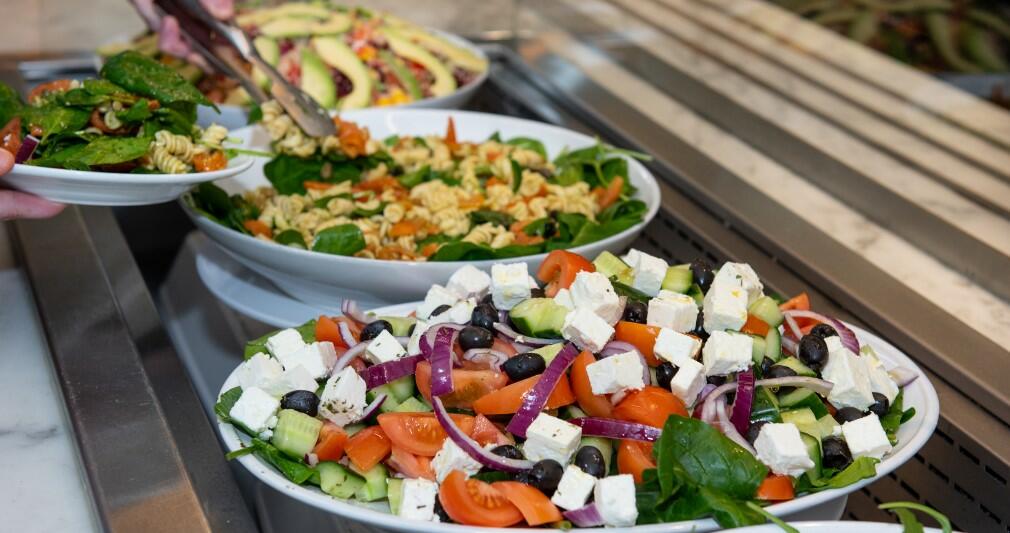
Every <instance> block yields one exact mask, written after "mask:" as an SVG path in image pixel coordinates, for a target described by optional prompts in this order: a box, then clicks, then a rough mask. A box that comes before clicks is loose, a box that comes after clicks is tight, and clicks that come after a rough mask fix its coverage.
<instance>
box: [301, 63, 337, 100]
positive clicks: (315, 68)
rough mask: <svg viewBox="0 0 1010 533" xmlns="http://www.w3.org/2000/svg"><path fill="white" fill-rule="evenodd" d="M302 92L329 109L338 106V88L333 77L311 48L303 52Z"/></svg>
mask: <svg viewBox="0 0 1010 533" xmlns="http://www.w3.org/2000/svg"><path fill="white" fill-rule="evenodd" d="M302 90H303V91H305V92H306V93H307V94H308V95H309V96H311V97H312V98H314V99H315V100H316V101H317V102H319V105H321V106H323V107H325V108H327V109H332V108H334V107H336V105H337V86H336V85H335V84H334V83H333V77H332V76H330V71H329V69H327V68H326V65H325V64H324V63H323V60H322V59H320V58H319V56H318V55H316V53H315V52H313V51H312V50H311V49H309V48H305V49H303V50H302Z"/></svg>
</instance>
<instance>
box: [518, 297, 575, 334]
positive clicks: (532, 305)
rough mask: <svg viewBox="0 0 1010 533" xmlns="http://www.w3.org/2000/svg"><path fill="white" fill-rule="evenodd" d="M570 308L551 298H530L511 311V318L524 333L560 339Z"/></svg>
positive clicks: (520, 331)
mask: <svg viewBox="0 0 1010 533" xmlns="http://www.w3.org/2000/svg"><path fill="white" fill-rule="evenodd" d="M567 315H568V308H567V307H565V306H563V305H561V304H558V303H555V302H554V300H553V299H551V298H530V299H528V300H523V301H522V302H519V305H517V306H515V307H513V308H512V310H511V311H509V318H511V319H512V323H513V324H515V326H516V329H517V330H518V331H519V333H522V334H523V335H529V336H530V337H537V338H542V339H560V338H561V328H562V327H564V325H565V316H567Z"/></svg>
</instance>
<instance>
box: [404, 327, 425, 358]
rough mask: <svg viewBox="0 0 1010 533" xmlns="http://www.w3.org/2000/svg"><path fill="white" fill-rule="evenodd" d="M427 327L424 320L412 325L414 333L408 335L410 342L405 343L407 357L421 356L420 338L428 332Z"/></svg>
mask: <svg viewBox="0 0 1010 533" xmlns="http://www.w3.org/2000/svg"><path fill="white" fill-rule="evenodd" d="M428 325H429V324H428V323H427V322H425V321H424V320H418V321H417V322H415V323H414V331H413V333H411V334H410V340H409V341H407V355H421V337H423V336H424V334H425V332H427V331H428Z"/></svg>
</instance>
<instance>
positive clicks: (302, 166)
mask: <svg viewBox="0 0 1010 533" xmlns="http://www.w3.org/2000/svg"><path fill="white" fill-rule="evenodd" d="M323 164H324V161H323V160H322V159H320V158H317V157H313V158H307V159H304V158H301V157H294V156H291V155H287V154H281V155H279V156H277V157H275V158H273V159H272V160H270V161H269V162H268V163H267V164H266V165H263V175H264V176H266V178H267V180H269V181H270V184H271V185H273V186H274V188H275V189H277V192H278V193H279V194H305V185H304V183H305V182H306V181H319V180H321V179H322V173H323Z"/></svg>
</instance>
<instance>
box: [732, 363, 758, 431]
mask: <svg viewBox="0 0 1010 533" xmlns="http://www.w3.org/2000/svg"><path fill="white" fill-rule="evenodd" d="M736 384H737V387H736V398H734V399H733V414H732V416H730V421H731V422H733V425H734V426H736V430H737V431H739V432H740V433H741V434H746V433H747V428H749V427H750V410H751V406H752V405H753V404H754V371H753V370H751V369H750V368H748V369H747V370H746V371H745V372H740V373H739V374H737V375H736Z"/></svg>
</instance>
